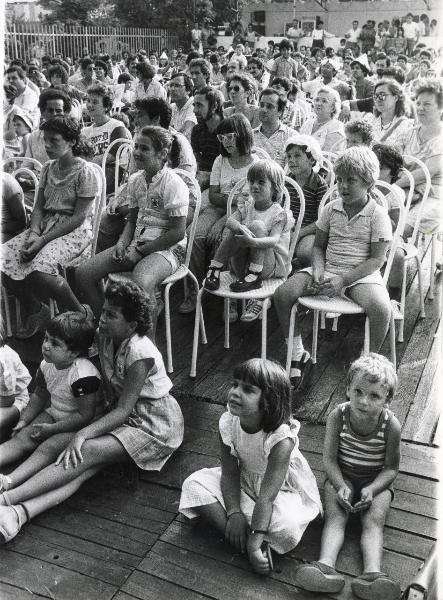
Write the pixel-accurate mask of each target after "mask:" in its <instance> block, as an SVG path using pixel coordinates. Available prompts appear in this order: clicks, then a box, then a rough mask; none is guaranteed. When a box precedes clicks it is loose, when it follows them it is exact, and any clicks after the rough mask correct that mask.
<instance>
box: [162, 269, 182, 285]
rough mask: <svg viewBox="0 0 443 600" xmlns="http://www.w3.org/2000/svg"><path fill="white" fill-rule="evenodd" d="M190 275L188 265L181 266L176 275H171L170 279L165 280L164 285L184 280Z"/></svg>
mask: <svg viewBox="0 0 443 600" xmlns="http://www.w3.org/2000/svg"><path fill="white" fill-rule="evenodd" d="M188 273H189V269H188V267H187V266H186V265H180V266H179V268H178V269H177V270H176V271H175V272H174V273H172V275H169V277H166V279H163V281H162V285H166V284H167V283H175V282H176V281H180V279H183V277H186V275H187V274H188Z"/></svg>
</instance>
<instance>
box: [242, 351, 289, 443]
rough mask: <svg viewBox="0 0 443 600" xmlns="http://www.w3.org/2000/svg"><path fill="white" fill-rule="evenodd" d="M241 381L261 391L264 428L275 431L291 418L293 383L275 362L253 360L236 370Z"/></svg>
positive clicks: (267, 430) (266, 430)
mask: <svg viewBox="0 0 443 600" xmlns="http://www.w3.org/2000/svg"><path fill="white" fill-rule="evenodd" d="M233 375H234V377H235V379H240V380H241V381H244V382H246V383H249V384H250V385H255V386H257V387H258V388H259V389H260V390H261V396H260V402H259V408H260V409H261V410H262V411H263V421H262V424H261V425H262V428H263V431H265V432H266V433H268V432H271V431H275V430H276V429H277V428H278V427H280V425H283V424H285V423H289V421H290V418H291V383H290V381H289V377H288V376H287V374H286V372H285V370H284V369H283V367H282V366H281V365H280V364H279V363H278V362H275V361H273V360H268V359H263V358H251V359H249V360H247V361H245V362H243V363H241V364H240V365H238V366H237V367H235V368H234V373H233Z"/></svg>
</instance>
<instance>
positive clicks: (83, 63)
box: [80, 58, 95, 71]
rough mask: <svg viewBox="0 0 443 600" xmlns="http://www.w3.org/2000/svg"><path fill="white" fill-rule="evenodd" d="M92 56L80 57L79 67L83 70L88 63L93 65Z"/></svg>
mask: <svg viewBox="0 0 443 600" xmlns="http://www.w3.org/2000/svg"><path fill="white" fill-rule="evenodd" d="M94 64H95V63H94V61H93V60H92V58H82V59H81V61H80V69H81V70H82V71H84V70H85V69H86V68H87V67H89V65H94Z"/></svg>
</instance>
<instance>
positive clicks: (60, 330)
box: [46, 310, 95, 356]
mask: <svg viewBox="0 0 443 600" xmlns="http://www.w3.org/2000/svg"><path fill="white" fill-rule="evenodd" d="M46 332H47V333H49V335H51V336H53V337H56V338H58V339H60V340H62V341H63V342H64V343H65V344H66V346H67V347H68V348H69V350H72V351H73V352H78V353H79V356H88V349H89V348H90V347H91V346H92V342H93V341H94V335H95V325H94V323H93V321H91V319H90V318H88V317H87V316H86V314H85V313H84V312H80V311H73V310H70V311H67V312H64V313H60V314H59V315H57V316H56V317H54V318H53V319H51V320H50V321H49V323H48V324H47V325H46Z"/></svg>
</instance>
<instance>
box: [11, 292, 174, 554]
mask: <svg viewBox="0 0 443 600" xmlns="http://www.w3.org/2000/svg"><path fill="white" fill-rule="evenodd" d="M150 328H151V303H150V299H149V297H148V296H147V295H146V293H145V292H144V291H143V290H142V289H141V288H140V287H139V286H138V285H137V284H135V283H133V282H129V281H128V282H124V283H110V284H108V286H107V288H106V290H105V303H104V306H103V310H102V313H101V316H100V322H99V329H98V349H99V356H100V364H101V370H102V374H103V387H104V392H105V396H106V400H107V401H108V411H107V413H106V414H104V415H103V416H101V417H100V418H98V419H97V420H95V421H93V422H92V423H90V424H89V425H87V426H86V427H84V428H83V429H80V431H78V432H77V433H76V434H75V435H74V437H72V436H69V437H68V436H67V434H59V435H60V437H59V439H58V440H57V445H59V443H60V439H61V438H62V436H63V435H64V436H65V437H64V440H65V450H63V451H62V452H61V453H59V452H57V453H56V454H55V456H54V459H53V460H54V461H55V462H54V463H52V464H50V465H49V466H47V467H46V468H44V469H42V470H40V471H39V472H38V473H36V474H35V475H34V476H32V477H31V478H29V479H27V480H26V481H25V482H24V483H22V484H21V485H19V486H18V487H13V488H12V489H11V486H10V487H9V490H8V491H7V492H4V493H3V494H0V543H1V541H2V536H3V539H4V541H5V542H7V541H9V540H11V539H12V538H13V537H15V536H16V535H17V533H18V532H19V531H20V529H21V527H22V526H23V524H24V523H26V522H27V521H29V519H31V518H32V517H34V516H36V515H38V514H40V513H41V512H43V511H45V510H48V509H49V508H51V507H52V506H55V505H57V504H60V502H62V501H63V500H65V499H66V498H69V497H70V496H71V495H72V494H73V493H74V492H75V491H76V490H77V489H78V488H79V487H80V485H81V484H82V483H83V482H84V481H86V480H87V479H89V478H90V477H92V476H93V475H94V474H95V473H96V472H97V471H98V470H100V469H102V468H103V467H105V466H106V465H109V464H113V463H117V462H122V461H125V460H129V459H132V460H133V461H134V462H135V463H136V465H137V466H138V467H139V468H141V469H145V470H155V471H160V469H161V468H162V467H163V465H164V464H165V463H166V461H167V460H168V459H169V457H170V456H171V454H172V453H173V452H174V451H175V450H176V449H177V448H178V447H179V446H180V444H181V443H182V440H183V431H184V426H183V415H182V412H181V410H180V407H179V405H178V404H177V402H176V400H175V399H174V398H173V397H172V396H171V395H170V393H169V391H170V389H171V387H172V383H171V381H170V379H169V378H168V376H167V375H166V371H165V367H164V364H163V359H162V356H161V354H160V352H159V351H158V350H157V348H156V347H155V346H154V344H153V343H152V342H151V340H150V339H149V338H148V337H147V334H148V333H149V330H150ZM50 442H51V440H48V441H47V442H43V444H42V446H43V445H44V447H45V450H46V451H47V452H51V453H52V452H53V446H50V445H49V444H50ZM57 456H58V459H57V460H56V458H57Z"/></svg>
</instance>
